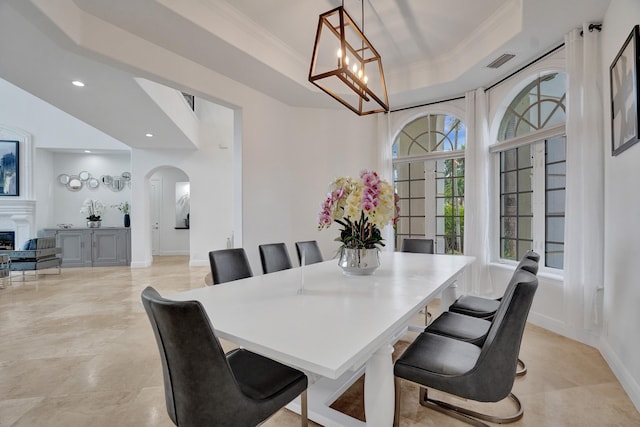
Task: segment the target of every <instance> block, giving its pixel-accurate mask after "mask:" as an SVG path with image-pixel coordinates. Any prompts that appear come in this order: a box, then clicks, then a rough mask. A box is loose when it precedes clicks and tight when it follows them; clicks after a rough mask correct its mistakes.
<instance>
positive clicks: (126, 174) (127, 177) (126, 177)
mask: <svg viewBox="0 0 640 427" xmlns="http://www.w3.org/2000/svg"><path fill="white" fill-rule="evenodd" d="M122 179H124V181H125V182H129V181H131V172H122Z"/></svg>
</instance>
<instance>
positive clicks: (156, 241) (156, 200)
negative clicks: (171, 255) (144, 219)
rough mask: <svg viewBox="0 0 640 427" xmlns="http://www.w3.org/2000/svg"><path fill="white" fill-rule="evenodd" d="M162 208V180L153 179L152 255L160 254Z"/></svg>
mask: <svg viewBox="0 0 640 427" xmlns="http://www.w3.org/2000/svg"><path fill="white" fill-rule="evenodd" d="M161 206H162V178H152V179H151V255H158V254H159V252H160V209H161Z"/></svg>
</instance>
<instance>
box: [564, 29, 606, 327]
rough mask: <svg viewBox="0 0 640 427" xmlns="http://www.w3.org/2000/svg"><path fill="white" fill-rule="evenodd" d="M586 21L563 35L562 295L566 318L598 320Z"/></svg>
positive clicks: (597, 199) (595, 175)
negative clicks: (564, 168)
mask: <svg viewBox="0 0 640 427" xmlns="http://www.w3.org/2000/svg"><path fill="white" fill-rule="evenodd" d="M588 27H589V24H585V25H583V31H582V36H581V34H580V30H579V29H577V30H574V31H572V32H571V33H569V34H567V35H566V36H565V46H566V52H567V71H568V76H569V77H568V85H567V86H568V87H567V115H566V117H567V120H566V129H567V182H566V186H567V187H566V188H567V192H566V195H567V196H566V213H565V214H566V216H565V259H564V301H565V312H566V313H567V319H566V320H567V324H568V326H570V327H573V328H575V329H576V330H578V331H579V330H582V329H587V330H588V329H594V328H596V327H597V325H598V324H599V322H600V314H599V312H598V309H597V307H600V304H599V299H600V298H601V297H602V292H601V291H602V288H603V277H604V276H603V246H604V158H603V154H604V150H605V147H604V145H605V141H604V131H603V121H604V120H603V117H604V113H603V111H602V106H603V101H602V93H603V91H602V77H601V69H600V64H601V61H600V37H599V32H598V31H589V28H588Z"/></svg>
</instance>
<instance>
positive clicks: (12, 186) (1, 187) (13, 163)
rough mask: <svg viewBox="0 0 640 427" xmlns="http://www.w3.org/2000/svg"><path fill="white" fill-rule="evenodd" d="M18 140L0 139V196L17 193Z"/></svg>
mask: <svg viewBox="0 0 640 427" xmlns="http://www.w3.org/2000/svg"><path fill="white" fill-rule="evenodd" d="M18 154H19V145H18V141H6V140H0V196H17V195H19V193H18V191H19V188H20V186H19V180H18V177H19V176H20V170H19V165H20V163H19V162H18Z"/></svg>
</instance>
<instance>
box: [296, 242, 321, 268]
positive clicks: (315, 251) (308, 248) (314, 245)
mask: <svg viewBox="0 0 640 427" xmlns="http://www.w3.org/2000/svg"><path fill="white" fill-rule="evenodd" d="M296 253H297V254H298V263H299V264H300V265H302V254H303V253H304V265H309V264H316V263H318V262H322V261H324V258H323V257H322V252H320V246H318V242H317V241H316V240H307V241H303V242H296Z"/></svg>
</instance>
